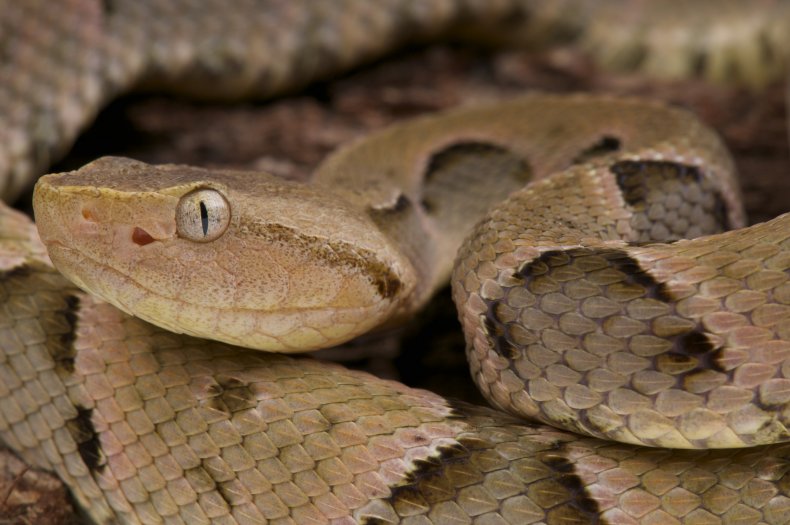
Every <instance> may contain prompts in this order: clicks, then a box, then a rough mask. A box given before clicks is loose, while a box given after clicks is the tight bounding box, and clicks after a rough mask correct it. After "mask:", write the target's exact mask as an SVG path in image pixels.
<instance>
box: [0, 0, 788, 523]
mask: <svg viewBox="0 0 790 525" xmlns="http://www.w3.org/2000/svg"><path fill="white" fill-rule="evenodd" d="M596 4H598V3H596V2H592V1H582V0H575V1H571V0H562V1H560V2H549V1H539V0H498V1H495V2H478V1H475V0H455V1H451V0H430V1H414V2H412V1H402V0H391V1H390V0H376V1H371V2H363V1H360V2H356V1H354V0H347V1H343V0H339V1H337V2H312V1H309V0H303V1H277V0H268V1H253V0H239V1H237V2H233V3H232V7H230V6H229V4H227V3H226V2H220V1H218V0H217V1H214V0H207V1H204V2H197V1H194V2H193V1H187V0H179V1H173V2H167V1H163V0H145V1H131V0H130V1H123V0H104V1H101V2H100V1H92V0H64V1H63V2H60V3H58V4H57V5H56V6H55V5H53V4H52V3H51V2H45V1H37V0H34V1H30V2H16V1H11V0H8V1H7V2H4V3H3V4H2V5H0V124H1V125H0V188H2V190H1V191H2V194H3V195H4V198H5V199H6V200H11V199H13V198H15V197H16V196H17V195H19V193H20V192H21V191H22V190H23V189H24V188H26V187H27V186H29V184H31V182H32V180H33V179H34V178H35V177H36V176H38V175H39V174H40V173H41V172H43V171H44V170H46V168H47V167H48V166H49V165H50V164H51V162H52V161H53V160H54V159H55V158H57V157H58V156H59V155H61V154H62V153H63V152H64V151H65V150H67V149H68V147H69V146H70V144H71V143H72V141H73V140H74V139H75V138H76V136H77V134H78V133H79V131H80V130H81V129H82V128H83V127H84V126H85V125H87V124H88V123H89V122H90V120H91V119H92V118H93V116H94V115H95V114H96V113H97V112H98V111H99V110H100V109H101V108H102V106H103V105H104V104H105V103H106V102H107V101H109V100H110V99H111V98H112V97H114V96H116V95H117V94H118V93H121V92H125V91H127V90H129V89H132V88H134V87H143V88H157V89H164V90H168V91H173V92H178V93H185V94H189V95H193V96H199V97H212V98H228V99H230V98H239V97H245V96H246V97H249V96H257V97H261V96H270V95H273V94H277V93H280V92H283V91H285V90H292V89H295V88H298V87H299V86H302V85H305V84H307V83H309V82H310V81H313V80H315V79H319V78H323V77H325V76H327V75H330V74H332V73H335V72H338V71H341V70H343V69H344V68H348V67H350V66H352V65H355V64H359V63H361V62H364V61H366V60H372V59H374V58H376V57H378V56H380V55H382V54H383V53H385V52H387V51H389V50H392V49H394V48H397V47H398V46H399V45H403V44H405V43H409V42H430V41H434V40H436V39H439V38H445V37H450V38H455V39H467V40H471V41H481V40H482V41H486V42H489V43H490V42H494V43H514V42H516V41H518V42H519V43H526V44H537V43H552V41H553V40H556V39H559V38H560V37H561V38H562V39H566V40H568V41H570V40H574V41H575V42H576V45H579V46H581V47H583V48H585V49H587V50H588V51H589V52H590V53H591V54H592V56H594V57H595V59H596V60H598V61H599V62H601V63H603V64H605V65H610V66H613V67H630V66H639V67H641V68H642V69H644V70H645V71H647V72H649V73H653V74H669V75H684V74H691V73H694V74H703V75H705V76H708V77H709V78H711V79H719V80H736V81H742V82H748V83H751V84H752V85H754V86H758V85H761V84H764V83H766V82H768V81H769V80H771V79H774V78H776V77H777V76H778V75H779V74H781V73H782V71H783V67H784V66H783V62H784V60H786V58H787V56H788V52H787V49H788V48H790V46H788V42H787V39H788V36H787V31H786V28H787V27H788V25H790V4H789V3H788V2H778V1H777V2H770V1H764V2H761V3H760V5H761V6H762V7H763V9H755V8H754V6H753V5H751V4H748V3H745V2H744V3H737V2H732V3H729V2H724V3H722V2H694V3H693V6H687V4H689V3H686V2H661V3H655V4H654V5H653V6H652V7H650V6H645V5H641V4H639V6H641V9H645V11H639V10H638V9H631V6H630V4H627V3H621V2H611V3H607V5H606V6H603V7H602V6H600V5H596ZM639 6H637V7H639ZM626 21H628V24H629V25H628V26H625V22H626ZM615 27H617V28H620V27H627V28H628V29H622V30H621V31H619V32H617V31H613V28H615ZM676 28H677V31H676V32H675V33H673V34H674V35H675V38H674V39H673V40H670V41H669V42H672V43H674V44H663V42H666V40H663V39H661V38H660V37H661V36H663V35H664V33H666V32H667V31H669V30H670V29H676ZM725 33H726V34H727V35H729V36H728V37H727V38H725V37H723V36H722V35H723V34H725ZM755 42H757V43H756V44H755ZM736 44H737V45H736ZM664 45H666V46H670V47H671V45H675V46H676V49H663V47H662V46H664ZM34 208H35V213H36V220H37V223H38V228H39V229H38V231H37V230H36V226H34V225H33V223H32V222H31V221H30V220H29V219H28V218H27V217H25V216H24V215H22V214H20V213H18V212H15V211H13V210H11V209H10V208H8V207H7V206H4V205H0V439H2V442H3V443H4V444H5V445H6V446H8V447H9V448H10V449H12V450H13V451H14V452H16V453H17V454H19V455H20V456H21V457H22V458H23V459H24V460H25V461H26V462H28V463H29V464H31V465H34V466H37V467H41V468H44V469H48V470H52V471H54V472H56V473H57V474H58V476H59V477H60V478H61V479H62V480H63V481H64V482H65V483H66V484H67V485H68V486H69V488H70V489H71V491H72V493H73V495H74V498H75V500H76V501H77V502H78V503H79V504H80V506H81V507H82V508H83V509H84V510H85V512H86V514H87V515H88V516H90V518H91V519H93V520H94V521H95V522H97V523H116V522H118V523H189V524H190V525H193V524H197V523H222V524H232V523H239V524H252V523H276V524H286V523H294V524H303V523H316V524H318V523H365V524H368V525H372V524H383V523H413V524H429V523H434V524H439V523H442V524H444V523H448V524H449V523H453V524H455V523H459V524H460V523H475V524H481V525H482V524H499V523H512V524H521V523H547V524H569V523H579V524H583V523H601V524H604V523H606V524H628V523H643V524H657V523H662V524H663V523H682V524H686V525H690V524H712V523H767V524H782V523H790V482H789V481H788V480H790V478H788V476H786V473H787V471H788V469H790V443H788V442H789V441H790V432H788V428H787V425H788V421H789V419H790V416H788V414H789V413H790V412H789V411H790V368H789V367H788V365H787V364H786V363H788V362H790V361H788V356H790V215H783V216H780V217H778V218H776V219H774V220H772V221H769V222H766V223H762V224H757V225H754V226H751V227H748V228H744V226H745V217H744V212H743V209H742V204H741V203H740V199H739V190H738V188H737V184H736V180H735V173H734V167H733V164H732V161H731V159H730V157H729V155H728V153H727V152H726V150H725V148H724V147H723V145H722V144H721V142H720V140H719V138H718V137H717V136H716V134H715V133H714V132H713V131H711V130H709V129H708V128H706V127H705V126H704V125H702V124H701V123H700V122H699V121H698V120H697V119H696V118H695V117H694V116H692V115H690V114H689V113H687V112H685V111H683V110H680V109H675V108H669V107H667V106H665V105H663V104H659V103H654V102H648V101H644V100H636V99H620V98H612V97H606V96H589V95H564V96H559V95H546V94H541V95H535V94H533V95H526V96H523V97H521V98H517V99H515V100H511V101H507V102H501V103H493V104H487V105H486V104H483V105H478V106H474V107H470V108H461V109H458V110H453V111H450V112H446V113H443V114H440V115H435V116H428V117H423V118H421V119H416V120H414V121H411V122H406V123H403V124H400V125H397V126H394V127H391V128H389V129H386V130H383V131H381V132H378V133H374V134H372V135H370V136H369V137H366V138H365V139H363V140H361V141H358V142H356V143H354V144H351V145H349V146H347V147H345V148H341V149H340V150H339V151H338V152H336V153H334V154H333V155H331V156H330V157H329V158H328V159H327V160H326V161H325V162H324V163H323V164H322V165H321V166H320V167H319V168H318V170H317V171H316V173H315V176H314V178H313V180H312V181H311V184H309V185H302V184H296V183H293V182H286V181H282V180H279V179H277V178H276V177H272V176H270V175H266V174H262V173H261V174H254V175H250V174H249V173H242V172H236V171H226V170H204V169H200V168H193V167H188V166H176V165H166V166H149V165H147V164H144V163H141V162H137V161H132V160H129V159H121V158H102V159H99V160H96V161H94V162H92V163H90V164H88V165H86V166H85V167H83V168H81V169H80V170H77V171H74V172H69V173H63V174H54V175H48V176H46V177H44V178H42V179H41V181H40V182H39V183H38V185H37V187H36V191H35V196H34ZM727 230H732V231H727ZM39 232H40V237H39ZM470 232H471V233H470ZM686 239H690V240H686ZM42 241H43V242H42ZM459 246H460V250H459ZM53 263H54V265H55V266H56V267H57V268H58V270H59V271H58V270H56V269H55V267H54V266H53ZM60 272H62V274H63V275H65V276H66V277H68V278H69V279H70V280H71V282H69V280H67V279H66V277H64V276H63V275H62V274H61V273H60ZM448 278H449V279H450V280H451V283H452V286H453V295H454V299H455V302H456V305H457V307H458V311H459V317H460V319H461V322H462V325H463V329H464V333H465V336H466V340H467V355H468V357H469V360H470V365H471V369H472V375H473V377H474V379H475V381H476V382H477V383H478V385H479V386H480V388H481V390H482V392H483V394H484V395H485V396H486V397H487V398H488V399H489V401H490V402H491V403H492V404H493V405H495V406H496V407H497V408H499V409H502V410H504V411H506V412H509V413H510V414H506V413H505V412H500V411H498V410H494V409H489V408H481V407H476V406H472V405H468V404H464V403H460V402H453V401H450V400H447V399H444V398H442V397H441V396H438V395H436V394H432V393H430V392H426V391H423V390H416V389H412V388H409V387H407V386H404V385H401V384H399V383H397V382H394V381H385V380H382V379H379V378H376V377H374V376H372V375H369V374H365V373H362V372H355V371H349V370H346V369H344V368H343V367H341V366H338V365H333V364H327V363H322V362H320V361H317V360H313V359H297V358H293V357H289V356H283V355H279V354H275V353H266V352H261V351H256V350H252V349H248V348H241V346H246V347H250V348H254V349H259V350H260V349H263V350H272V351H277V352H298V351H304V350H309V349H313V348H318V347H324V346H329V345H332V344H336V343H340V342H343V341H346V340H349V339H350V338H352V337H355V336H357V335H359V334H361V333H364V332H365V331H367V330H369V329H372V328H375V327H377V326H380V325H382V324H385V323H388V322H392V320H393V319H395V320H397V319H402V318H405V317H406V316H407V315H409V314H411V313H413V312H415V311H416V310H418V309H419V308H420V307H421V306H423V305H424V304H425V303H426V301H427V300H428V299H429V298H430V297H431V295H432V294H433V293H434V292H435V291H436V290H437V289H438V288H439V287H441V286H442V285H443V284H444V283H446V282H447V279H448ZM72 282H73V283H75V284H72ZM83 290H85V291H83ZM87 292H90V293H87ZM98 297H101V299H100V298H98ZM105 301H107V302H105ZM130 314H133V315H134V317H133V316H132V315H130ZM149 323H153V324H149ZM156 325H158V326H156ZM183 334H189V335H183ZM203 337H206V338H211V339H215V340H209V339H203ZM233 345H237V346H233ZM517 416H523V417H526V418H528V419H529V420H530V421H539V422H541V423H529V422H526V420H525V419H523V417H517ZM543 423H547V424H550V425H552V427H548V426H544V425H543Z"/></svg>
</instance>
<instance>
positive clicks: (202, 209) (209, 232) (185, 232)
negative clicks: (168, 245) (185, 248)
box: [176, 188, 230, 242]
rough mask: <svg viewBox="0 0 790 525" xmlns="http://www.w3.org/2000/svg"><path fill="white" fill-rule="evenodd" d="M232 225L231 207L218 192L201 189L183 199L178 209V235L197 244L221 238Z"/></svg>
mask: <svg viewBox="0 0 790 525" xmlns="http://www.w3.org/2000/svg"><path fill="white" fill-rule="evenodd" d="M228 224H230V205H229V204H228V201H227V200H225V197H224V196H223V195H222V194H221V193H220V192H218V191H217V190H211V189H207V188H201V189H197V190H194V191H191V192H189V193H187V194H186V195H184V196H183V197H181V200H180V201H179V202H178V207H177V208H176V227H177V228H178V235H179V236H181V237H183V238H185V239H189V240H190V241H196V242H209V241H213V240H214V239H216V238H218V237H219V236H221V235H222V234H223V233H225V230H227V229H228Z"/></svg>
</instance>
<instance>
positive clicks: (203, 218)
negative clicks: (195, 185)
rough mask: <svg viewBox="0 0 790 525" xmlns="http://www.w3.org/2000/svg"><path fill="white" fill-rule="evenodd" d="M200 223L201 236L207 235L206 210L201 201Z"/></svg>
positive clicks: (204, 204)
mask: <svg viewBox="0 0 790 525" xmlns="http://www.w3.org/2000/svg"><path fill="white" fill-rule="evenodd" d="M200 222H201V223H202V224H203V235H208V210H207V209H206V203H205V202H203V201H200Z"/></svg>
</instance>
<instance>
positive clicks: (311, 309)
mask: <svg viewBox="0 0 790 525" xmlns="http://www.w3.org/2000/svg"><path fill="white" fill-rule="evenodd" d="M47 245H48V246H49V247H57V248H59V249H61V250H63V251H69V252H72V253H76V254H78V256H79V257H80V259H81V262H82V263H85V262H88V263H89V264H91V265H93V266H95V267H96V268H98V269H99V270H101V271H105V272H106V271H110V272H112V273H113V274H115V275H116V276H117V277H120V280H122V281H126V282H128V283H131V286H132V287H134V288H138V289H140V290H142V291H144V292H145V293H149V294H152V295H157V296H158V297H162V298H163V299H164V300H166V301H173V302H178V303H181V304H184V305H188V306H190V307H196V308H208V309H213V310H215V311H216V312H218V313H225V312H242V313H243V312H246V313H250V314H255V313H258V314H259V315H264V316H265V315H298V314H300V313H321V312H329V311H331V312H341V313H354V312H362V311H366V310H370V309H371V308H376V306H377V305H378V304H379V303H374V304H371V305H369V306H358V307H335V306H331V307H330V306H305V307H299V308H294V307H290V308H279V309H277V310H276V311H271V310H259V309H256V308H251V307H240V306H233V307H228V308H217V307H215V306H212V305H208V304H202V303H196V302H193V301H189V300H186V299H181V298H175V297H170V296H165V295H161V294H159V293H157V292H155V291H154V290H153V289H152V288H151V287H149V286H146V285H144V284H143V283H141V282H140V281H138V280H137V279H135V278H134V277H132V276H130V275H128V274H126V273H124V272H123V271H121V270H118V269H117V268H115V267H113V266H112V265H108V264H103V263H101V262H99V261H98V259H96V258H95V257H92V256H90V255H87V254H85V253H84V252H81V251H79V250H77V249H75V248H71V247H68V246H67V245H66V244H64V243H63V242H61V241H49V240H48V241H47ZM79 282H80V283H81V287H84V288H85V289H87V291H89V292H90V293H97V294H99V292H98V291H97V290H96V289H94V288H92V287H90V286H89V285H88V284H87V283H86V282H85V281H84V280H83V279H79ZM100 295H102V297H104V298H105V300H107V301H108V302H111V303H113V304H117V305H118V306H119V308H121V309H123V310H125V311H127V312H131V311H132V310H133V308H132V307H130V306H128V305H127V304H124V303H122V302H121V301H119V300H117V299H111V298H109V297H107V296H105V295H103V294H100ZM135 304H136V303H135Z"/></svg>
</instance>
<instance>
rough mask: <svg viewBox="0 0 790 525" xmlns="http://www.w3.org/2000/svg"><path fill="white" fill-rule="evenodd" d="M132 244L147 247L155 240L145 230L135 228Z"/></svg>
mask: <svg viewBox="0 0 790 525" xmlns="http://www.w3.org/2000/svg"><path fill="white" fill-rule="evenodd" d="M132 242H134V243H135V244H137V245H139V246H145V245H146V244H151V243H152V242H154V238H153V237H151V234H150V233H148V232H147V231H145V230H144V229H142V228H140V227H138V226H135V228H134V231H133V232H132Z"/></svg>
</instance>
